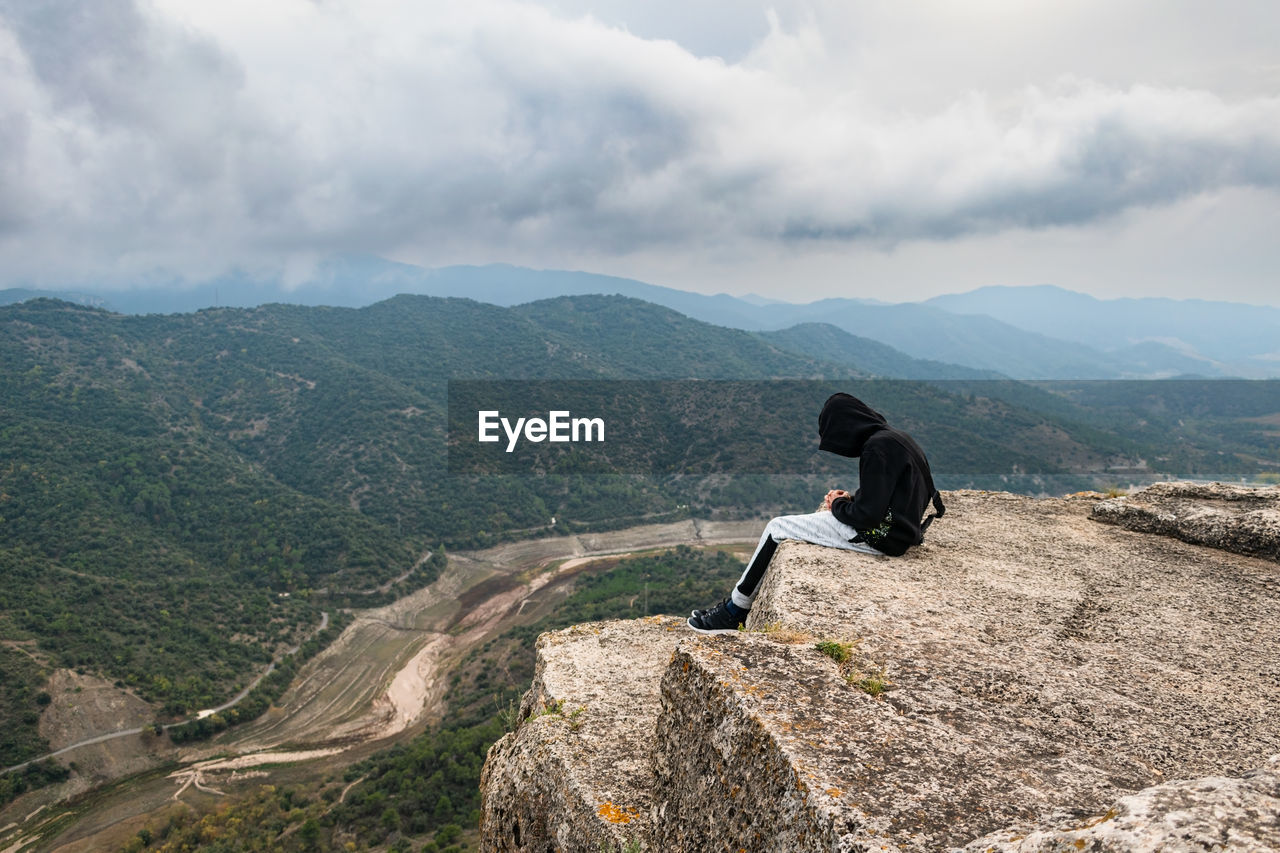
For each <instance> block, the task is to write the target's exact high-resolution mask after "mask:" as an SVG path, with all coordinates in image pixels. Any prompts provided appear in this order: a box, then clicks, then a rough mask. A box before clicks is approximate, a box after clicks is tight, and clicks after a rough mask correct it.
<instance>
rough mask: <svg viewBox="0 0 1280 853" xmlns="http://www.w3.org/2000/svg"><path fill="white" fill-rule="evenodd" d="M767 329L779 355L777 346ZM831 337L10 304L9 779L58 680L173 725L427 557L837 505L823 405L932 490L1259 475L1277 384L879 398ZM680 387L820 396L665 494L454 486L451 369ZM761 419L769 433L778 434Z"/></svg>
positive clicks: (413, 316) (523, 481)
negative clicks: (699, 383)
mask: <svg viewBox="0 0 1280 853" xmlns="http://www.w3.org/2000/svg"><path fill="white" fill-rule="evenodd" d="M806 336H808V337H809V338H811V339H812V340H810V341H809V345H805V337H806ZM784 337H785V343H786V344H787V347H788V348H783V347H781V346H777V345H775V340H776V343H779V344H781V343H783V342H784ZM843 337H847V336H843ZM843 337H842V336H841V335H837V337H836V338H832V339H830V340H827V339H818V338H817V337H815V335H814V332H813V330H802V331H801V332H800V333H799V334H798V335H791V336H777V337H776V339H773V338H769V337H762V336H757V335H753V334H749V333H746V332H740V331H735V330H730V329H724V328H720V327H716V326H711V325H708V324H706V323H701V322H698V321H695V320H691V319H689V318H687V317H684V316H682V315H680V314H677V313H675V312H673V311H670V310H668V309H665V308H660V307H657V306H654V305H650V304H647V303H643V302H640V301H637V300H634V299H627V298H623V297H602V296H576V297H564V298H560V299H554V300H547V301H544V302H536V303H531V304H528V305H522V306H517V307H514V308H501V307H496V306H493V305H486V304H481V303H477V302H472V301H469V300H465V299H439V298H430V297H413V296H401V297H396V298H394V299H391V300H388V301H386V302H382V303H379V304H377V305H373V306H370V307H368V308H363V309H345V308H316V307H301V306H288V305H267V306H263V307H260V308H254V309H210V310H205V311H201V312H198V313H195V314H181V315H148V316H121V315H117V314H112V313H109V312H105V311H102V310H99V309H94V308H89V307H83V306H78V305H73V304H70V303H65V302H57V301H51V300H36V301H32V302H26V303H22V304H17V305H10V306H5V307H3V308H0V363H2V364H3V369H2V370H0V443H2V444H0V446H3V449H4V455H3V459H2V461H0V522H2V523H3V525H4V532H5V538H4V543H3V548H2V549H0V571H2V572H3V578H4V581H5V582H4V583H3V584H2V585H0V640H4V641H5V642H6V643H7V651H6V653H5V654H4V656H3V657H0V662H3V666H4V671H5V674H6V677H5V678H4V680H3V682H0V709H5V711H4V716H5V719H4V720H3V721H0V722H3V723H4V724H5V728H6V730H7V731H9V732H11V736H10V738H9V740H8V741H6V743H7V744H8V745H7V746H4V745H0V752H2V754H0V764H5V765H7V764H9V763H16V762H17V761H20V760H22V759H24V758H26V757H29V756H31V755H34V754H38V753H39V752H40V751H41V745H40V743H39V738H38V737H37V736H36V734H35V728H34V719H35V717H36V714H35V713H33V711H35V710H38V709H36V708H33V706H32V703H33V702H34V701H35V698H34V697H35V696H36V695H37V694H38V686H39V684H40V683H41V682H42V679H43V675H42V674H41V673H42V672H47V670H48V669H49V668H50V667H56V666H70V667H79V668H83V669H85V670H87V671H92V672H95V673H99V674H102V675H104V676H106V677H107V678H108V679H110V680H113V681H119V682H120V683H121V684H123V685H127V686H129V687H131V688H132V689H133V690H134V691H135V692H137V693H138V694H139V695H141V696H143V697H144V698H146V699H148V700H151V701H154V702H156V703H158V707H159V708H160V709H161V710H162V711H163V712H164V713H166V714H168V715H178V714H181V713H182V712H184V711H188V710H193V709H196V708H201V707H208V706H209V705H211V704H214V703H216V702H217V701H218V700H221V699H225V698H226V697H227V696H229V695H230V694H231V693H232V692H234V690H235V689H236V687H237V686H238V685H242V684H243V683H244V682H246V681H247V680H248V678H249V677H250V676H251V675H252V674H253V673H254V672H257V671H260V670H261V668H262V667H263V666H264V665H265V663H266V662H267V661H268V660H270V659H271V657H272V656H273V655H276V654H278V653H279V652H280V651H281V650H282V649H283V648H285V647H288V646H290V645H292V644H294V643H296V642H297V641H298V640H299V639H301V638H302V637H303V636H305V635H306V634H307V632H309V631H310V630H311V629H312V628H313V627H314V626H315V625H316V624H317V622H318V620H319V618H320V612H321V611H324V610H335V609H337V608H342V607H349V606H366V605H372V604H375V603H379V602H382V601H385V600H387V599H388V598H390V597H392V596H394V595H396V594H397V592H399V591H403V590H406V589H408V588H411V587H415V586H420V585H422V584H423V583H425V582H426V581H428V580H429V579H430V578H431V577H432V576H433V572H434V571H435V569H436V567H437V565H438V562H437V561H426V562H420V558H421V557H422V556H423V555H424V554H426V553H427V552H428V551H434V552H436V553H439V551H440V547H439V546H441V545H444V546H446V547H449V548H459V547H462V548H466V547H475V546H479V545H483V544H487V543H491V542H493V541H495V540H497V539H499V538H504V537H505V538H511V537H525V538H527V537H529V536H537V535H553V534H555V533H560V532H564V531H572V530H582V529H591V528H595V527H618V526H625V525H629V524H635V523H638V522H642V521H653V520H662V519H667V518H674V517H681V516H687V515H689V514H694V515H702V516H707V515H737V516H747V515H754V514H760V513H763V512H771V511H778V510H789V511H794V510H796V509H797V508H801V509H805V508H808V507H809V506H811V505H812V502H813V496H814V495H815V494H820V493H821V491H822V489H823V488H825V487H827V486H825V485H822V484H823V483H827V484H828V485H831V483H828V481H829V480H831V479H837V480H839V482H840V484H841V485H852V483H851V482H849V480H850V472H851V471H852V470H853V466H852V465H851V464H850V463H848V461H847V460H840V459H835V458H834V457H828V458H826V459H825V460H824V461H822V465H824V466H826V467H822V468H803V467H802V466H801V463H804V464H808V463H807V462H805V459H807V458H808V457H815V456H817V455H818V454H816V452H815V449H814V447H813V444H814V441H813V439H814V431H815V427H814V422H815V415H816V412H817V410H818V408H819V407H820V405H821V402H822V395H824V394H825V393H827V392H829V391H830V390H834V389H842V390H848V391H851V392H853V393H856V394H859V395H862V396H865V397H866V398H867V399H869V400H871V401H873V402H874V404H875V405H876V406H877V407H878V408H880V409H881V410H882V411H884V412H885V414H886V415H887V416H888V417H889V418H890V421H891V422H893V423H894V424H895V425H899V426H902V427H905V428H906V429H908V430H909V431H911V432H912V433H913V434H914V435H916V436H917V437H918V438H919V439H920V441H921V443H922V444H923V445H924V446H925V447H926V448H927V449H928V452H929V454H930V458H931V460H932V461H933V464H934V468H935V472H936V473H937V475H938V481H939V484H940V485H942V486H943V487H957V486H966V485H972V486H980V487H999V488H1012V489H1015V490H1029V491H1065V490H1070V489H1075V488H1083V487H1087V486H1090V485H1099V484H1103V483H1105V482H1108V481H1110V480H1115V481H1117V482H1119V478H1120V477H1124V476H1133V475H1134V472H1137V473H1139V474H1142V475H1146V476H1156V475H1157V474H1160V473H1166V474H1173V475H1181V476H1185V475H1188V474H1191V475H1204V476H1214V475H1217V474H1219V473H1224V472H1225V473H1230V474H1232V475H1237V474H1238V475H1240V476H1253V475H1256V474H1258V473H1259V472H1266V471H1271V470H1274V469H1275V468H1276V465H1275V458H1276V456H1277V454H1276V453H1275V446H1276V440H1275V437H1274V436H1275V431H1274V425H1273V423H1272V421H1271V420H1268V419H1269V418H1271V417H1272V416H1273V415H1274V413H1275V412H1277V411H1280V403H1278V402H1277V401H1276V400H1275V399H1274V398H1275V397H1276V390H1277V388H1280V385H1278V384H1277V383H1250V384H1246V385H1242V386H1230V387H1229V386H1227V385H1222V386H1212V387H1209V386H1205V387H1198V386H1197V387H1192V386H1191V385H1188V386H1179V387H1178V388H1177V389H1176V391H1177V392H1176V393H1170V392H1171V389H1174V386H1172V385H1169V384H1162V383H1149V386H1150V387H1147V386H1146V385H1144V386H1143V388H1144V390H1143V393H1142V394H1140V395H1134V394H1127V393H1125V392H1123V391H1116V390H1114V389H1115V387H1116V386H1114V385H1112V386H1108V385H1105V384H1104V385H1101V386H1094V385H1089V384H1078V385H1073V386H1066V387H1063V388H1059V387H1058V386H1046V387H1033V386H1030V385H1025V384H1021V383H1013V382H1007V383H983V382H961V383H957V384H948V383H926V382H904V381H886V380H878V379H873V378H869V376H868V374H869V373H871V372H874V370H864V369H863V367H862V366H861V365H859V364H857V363H856V356H855V353H856V350H854V349H849V348H848V347H846V348H844V349H839V352H838V354H839V356H840V357H839V358H838V359H836V360H834V361H832V360H825V359H824V358H822V357H821V356H823V355H825V354H827V353H828V350H827V348H826V347H825V346H823V342H824V341H827V342H828V343H831V345H832V346H834V345H835V344H840V343H842V342H843V344H849V343H850V342H849V341H845V340H843ZM814 343H816V344H817V346H813V345H812V344H814ZM791 349H801V350H803V352H793V351H790V350H791ZM695 378H696V379H701V380H707V379H780V378H787V379H795V380H825V384H815V385H810V386H804V385H802V384H792V385H788V386H786V388H787V389H788V390H786V391H785V392H779V396H778V397H777V398H776V399H773V400H771V401H768V403H767V404H762V405H761V407H760V411H761V412H763V413H764V414H767V415H768V417H765V416H764V414H762V416H761V417H760V418H758V419H755V418H750V417H745V418H723V417H716V413H715V411H714V410H713V411H709V412H708V411H700V412H691V413H689V414H688V415H687V417H686V415H681V416H680V417H683V418H685V420H686V421H687V423H686V424H685V426H688V424H689V423H696V425H697V429H696V430H690V434H691V435H692V434H695V433H696V435H697V436H698V441H700V442H702V443H701V444H697V445H690V448H688V449H686V453H687V454H688V453H691V454H692V456H688V457H687V460H686V461H687V462H688V466H687V470H684V471H680V472H677V473H676V474H675V475H674V476H670V477H666V478H644V477H638V476H625V475H611V476H605V475H591V476H587V475H570V474H565V475H557V476H545V477H531V476H506V477H500V478H496V479H485V480H477V479H475V478H464V477H458V476H453V477H450V476H448V475H447V473H446V471H445V467H444V462H445V446H444V429H445V414H446V405H447V383H448V381H449V380H451V379H504V380H511V379H607V380H610V381H611V383H613V384H614V385H619V382H618V381H619V380H624V379H626V380H634V379H695ZM619 387H621V386H620V385H619ZM1206 388H1208V390H1206ZM1217 388H1221V389H1222V390H1221V392H1219V391H1217V390H1214V389H1217ZM1108 389H1110V390H1108ZM1221 394H1228V396H1230V397H1231V400H1234V402H1233V403H1232V405H1231V406H1228V407H1226V408H1223V407H1222V406H1218V405H1217V404H1216V402H1215V400H1216V397H1217V396H1221ZM1231 395H1234V396H1231ZM1237 398H1238V399H1237ZM712 399H714V395H708V396H707V400H708V401H709V400H712ZM1223 399H1224V400H1227V398H1225V397H1224V398H1223ZM1206 400H1207V401H1206ZM770 417H771V418H774V419H775V421H778V422H782V423H785V425H786V429H781V430H777V431H772V432H771V431H770V430H769V429H768V428H766V424H765V421H767V420H768V418H770ZM702 448H705V451H704V450H703V449H702ZM726 448H728V449H729V451H731V452H733V453H737V454H738V456H739V458H742V457H746V458H748V459H750V458H752V457H758V458H761V459H782V458H789V457H788V454H790V455H791V456H794V457H796V458H797V459H798V460H799V461H798V462H797V466H798V468H797V470H803V471H808V472H810V474H811V475H812V476H810V477H809V478H808V479H806V478H803V477H793V478H768V477H763V476H735V477H729V476H723V475H714V470H715V468H714V465H712V464H710V463H711V462H713V461H714V462H717V463H719V462H720V461H723V459H722V458H721V457H722V456H723V454H724V453H725V452H726ZM716 454H720V456H719V457H718V456H717V455H716ZM802 457H803V458H802ZM824 472H825V473H824ZM838 472H843V473H838ZM1117 472H1119V473H1117ZM814 478H817V479H816V480H815V479H814ZM819 481H821V482H819ZM818 486H822V487H821V488H818ZM495 495H501V499H500V500H497V499H495ZM553 516H554V517H556V519H557V523H556V526H555V527H554V528H552V527H551V525H550V519H551V518H552V517H553ZM415 567H416V568H415ZM397 579H398V580H399V581H400V583H399V586H391V585H390V584H391V582H392V581H396V580H397Z"/></svg>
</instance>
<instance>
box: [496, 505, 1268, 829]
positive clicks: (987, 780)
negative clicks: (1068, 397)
mask: <svg viewBox="0 0 1280 853" xmlns="http://www.w3.org/2000/svg"><path fill="white" fill-rule="evenodd" d="M1179 489H1181V492H1180V493H1179ZM1147 492H1150V490H1146V492H1139V493H1137V494H1135V495H1134V496H1133V497H1130V498H1120V499H1116V500H1111V501H1104V500H1102V499H1100V497H1099V496H1076V497H1072V498H1065V499H1051V500H1034V499H1030V498H1024V497H1018V496H1013V495H1007V494H999V493H982V492H955V493H951V494H950V495H948V496H947V504H948V513H947V516H946V518H945V519H943V520H941V521H939V522H938V523H936V524H935V525H934V526H933V527H932V528H931V530H930V531H929V541H928V542H927V543H926V544H925V545H924V546H922V547H920V548H917V549H914V550H913V551H912V552H911V553H909V554H908V555H907V556H905V557H900V558H887V557H872V556H867V555H862V554H853V553H849V552H842V551H834V550H830V549H824V548H819V547H816V546H812V545H807V544H803V543H798V542H786V543H783V544H782V546H781V547H780V548H779V549H778V552H777V554H776V555H775V557H774V563H773V565H771V566H770V569H769V572H768V573H767V575H766V578H765V581H764V583H763V585H762V588H761V590H760V593H759V596H758V598H757V601H756V606H755V608H754V609H753V611H752V614H751V617H750V619H749V621H748V624H747V630H746V631H743V632H739V633H737V634H732V635H718V636H710V637H707V636H700V635H697V634H694V633H692V632H690V631H689V630H687V629H686V628H684V627H683V619H680V618H662V617H659V618H652V619H646V620H637V621H633V622H608V623H594V624H590V625H581V626H576V627H574V628H570V629H568V630H565V631H558V632H553V633H550V634H545V635H543V636H542V637H541V638H540V639H539V641H538V666H537V673H536V675H535V678H534V684H533V686H532V688H531V689H530V691H529V692H528V694H527V695H526V696H525V698H524V703H523V707H522V712H521V716H522V718H523V720H522V722H521V723H520V725H519V727H518V728H517V730H516V731H515V732H513V733H511V734H508V735H506V736H505V737H504V738H503V739H502V740H500V741H499V742H498V743H497V744H495V745H494V747H493V749H492V750H491V751H490V754H489V757H488V761H487V762H486V765H485V771H484V777H483V780H482V786H483V789H484V821H483V825H482V849H483V850H488V851H555V850H559V851H593V853H598V851H602V850H604V851H610V850H612V851H619V853H621V852H622V851H639V850H653V851H713V850H726V851H778V853H782V851H941V850H963V851H966V853H976V851H993V852H994V851H998V853H1014V852H1015V851H1017V853H1049V851H1077V850H1085V851H1090V850H1092V851H1165V853H1175V851H1210V850H1240V851H1263V850H1280V757H1277V756H1280V565H1278V564H1277V562H1276V561H1275V559H1274V555H1275V554H1276V553H1277V551H1276V543H1277V539H1280V523H1278V522H1280V494H1277V493H1276V492H1277V490H1254V491H1250V490H1238V489H1232V488H1230V487H1215V489H1213V490H1210V491H1208V492H1206V490H1205V487H1202V486H1182V487H1179V486H1168V485H1162V486H1160V487H1158V489H1157V490H1156V492H1155V493H1153V494H1148V493H1147ZM1230 495H1235V497H1231V496H1230ZM1260 496H1261V498H1262V499H1261V500H1259V497H1260ZM1157 500H1158V501H1159V504H1158V506H1157V504H1156V502H1157ZM1153 506H1155V507H1156V509H1154V510H1152V509H1151V508H1152V507H1153ZM1215 513H1217V514H1218V517H1217V520H1216V521H1215V520H1214V518H1213V516H1214V514H1215ZM1152 514H1155V515H1158V516H1159V518H1160V521H1159V525H1158V526H1153V524H1152V523H1151V522H1150V520H1149V519H1150V516H1151V515H1152ZM1091 516H1092V518H1091ZM1099 521H1105V522H1111V523H1098V522H1099ZM1123 525H1127V526H1123ZM1130 527H1132V528H1134V529H1129V528H1130ZM1206 529H1209V530H1211V531H1212V530H1216V531H1219V533H1222V532H1223V531H1225V533H1222V535H1216V534H1215V535H1202V534H1203V531H1204V530H1206ZM1188 530H1190V531H1192V532H1191V533H1188V532H1187V531H1188ZM1197 531H1198V532H1197ZM1165 534H1168V535H1165ZM1184 540H1191V541H1184ZM1242 541H1244V542H1247V543H1249V544H1248V545H1247V547H1245V548H1238V549H1237V550H1248V551H1249V553H1251V554H1254V555H1261V556H1248V555H1246V554H1238V553H1233V552H1232V551H1230V550H1223V549H1224V547H1225V548H1231V547H1233V546H1234V545H1237V544H1238V543H1240V542H1242ZM1196 542H1200V543H1206V544H1194V543H1196ZM1268 549H1270V550H1268ZM732 581H733V579H732V578H726V579H725V583H726V588H727V587H728V585H729V584H730V583H731V582H732Z"/></svg>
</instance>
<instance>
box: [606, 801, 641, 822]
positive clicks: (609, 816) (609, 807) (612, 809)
mask: <svg viewBox="0 0 1280 853" xmlns="http://www.w3.org/2000/svg"><path fill="white" fill-rule="evenodd" d="M596 814H598V815H600V817H602V818H604V819H605V820H607V821H609V823H631V821H633V820H635V819H636V818H637V817H639V816H640V812H639V811H638V810H637V809H624V808H622V807H621V806H615V805H614V804H613V803H608V802H605V803H601V804H600V805H599V806H597V807H596Z"/></svg>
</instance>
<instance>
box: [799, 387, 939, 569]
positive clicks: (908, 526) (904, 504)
mask: <svg viewBox="0 0 1280 853" xmlns="http://www.w3.org/2000/svg"><path fill="white" fill-rule="evenodd" d="M818 437H819V438H820V439H821V443H820V444H819V445H818V447H819V449H821V450H826V451H829V452H831V453H836V454H839V455H840V456H849V457H856V458H858V459H859V462H858V480H859V482H858V491H856V492H855V493H854V495H853V497H852V498H838V499H837V500H836V501H835V502H834V503H832V505H831V512H832V514H834V515H835V517H836V518H837V519H839V520H840V521H843V522H844V523H845V524H847V525H849V526H850V527H852V528H853V529H854V530H856V531H858V537H857V539H856V540H855V541H859V542H866V543H867V544H868V545H870V546H871V547H873V548H875V549H876V550H877V551H882V552H883V553H885V554H889V555H890V556H893V557H897V556H899V555H901V554H904V553H906V550H907V549H908V548H910V547H911V546H912V545H919V544H920V542H921V541H923V539H924V530H925V528H927V527H928V526H929V522H930V521H932V520H933V516H930V518H929V519H928V520H926V521H924V522H922V521H921V519H922V518H923V517H924V513H925V510H926V509H927V508H928V507H929V502H930V501H933V505H934V509H935V510H936V514H937V515H938V516H941V515H942V514H943V513H944V512H945V511H946V509H945V507H943V505H942V499H941V498H940V497H938V492H937V490H936V489H935V488H934V486H933V475H932V474H931V473H930V471H929V461H928V460H927V459H925V455H924V451H923V450H921V449H920V445H918V444H916V442H915V439H913V438H912V437H911V436H909V435H907V434H906V433H905V432H899V431H898V430H896V429H893V428H892V427H890V426H889V424H888V422H886V421H885V419H884V415H882V414H880V413H879V412H877V411H876V410H875V409H873V408H871V407H870V406H868V405H867V404H866V403H864V402H862V401H861V400H859V399H858V398H857V397H852V396H850V395H848V394H832V395H831V396H830V397H829V398H828V399H827V402H826V404H825V405H824V406H823V407H822V413H821V414H819V415H818Z"/></svg>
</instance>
